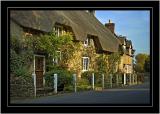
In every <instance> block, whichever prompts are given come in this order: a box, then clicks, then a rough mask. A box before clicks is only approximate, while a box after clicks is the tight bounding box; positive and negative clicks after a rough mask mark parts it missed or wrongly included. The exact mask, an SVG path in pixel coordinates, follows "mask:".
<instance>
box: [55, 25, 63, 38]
mask: <svg viewBox="0 0 160 114" xmlns="http://www.w3.org/2000/svg"><path fill="white" fill-rule="evenodd" d="M62 31H63V28H62V26H57V25H56V26H55V27H54V32H55V35H56V36H58V37H59V36H60V35H62V33H63V32H62Z"/></svg>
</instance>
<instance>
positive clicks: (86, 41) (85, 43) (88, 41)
mask: <svg viewBox="0 0 160 114" xmlns="http://www.w3.org/2000/svg"><path fill="white" fill-rule="evenodd" d="M89 44H90V40H89V39H88V38H87V39H86V40H85V41H84V46H85V47H87V46H88V45H89Z"/></svg>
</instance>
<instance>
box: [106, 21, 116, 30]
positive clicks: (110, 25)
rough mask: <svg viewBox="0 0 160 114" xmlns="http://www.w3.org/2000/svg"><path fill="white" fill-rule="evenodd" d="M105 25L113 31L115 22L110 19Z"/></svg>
mask: <svg viewBox="0 0 160 114" xmlns="http://www.w3.org/2000/svg"><path fill="white" fill-rule="evenodd" d="M105 27H107V28H108V29H109V30H110V31H111V32H112V33H114V27H115V24H114V23H112V22H111V20H110V19H109V22H108V23H106V24H105Z"/></svg>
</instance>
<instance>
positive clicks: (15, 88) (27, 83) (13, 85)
mask: <svg viewBox="0 0 160 114" xmlns="http://www.w3.org/2000/svg"><path fill="white" fill-rule="evenodd" d="M33 96H34V86H33V80H32V78H31V77H27V78H26V77H25V78H24V77H11V78H10V97H11V98H20V97H33Z"/></svg>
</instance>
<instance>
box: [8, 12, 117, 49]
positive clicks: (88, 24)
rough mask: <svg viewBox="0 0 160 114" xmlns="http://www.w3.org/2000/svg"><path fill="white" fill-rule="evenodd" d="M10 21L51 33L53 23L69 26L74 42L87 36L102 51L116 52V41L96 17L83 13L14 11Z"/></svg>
mask: <svg viewBox="0 0 160 114" xmlns="http://www.w3.org/2000/svg"><path fill="white" fill-rule="evenodd" d="M11 19H12V20H14V21H15V22H16V23H17V24H19V25H21V26H22V27H28V28H32V29H36V30H41V31H44V32H51V31H52V30H53V27H54V25H55V23H59V24H62V25H66V26H70V27H71V28H72V30H73V32H74V34H75V37H76V40H80V41H84V40H85V39H86V38H87V35H92V36H95V37H97V38H98V40H99V42H100V45H101V48H102V50H104V51H109V52H117V51H118V46H119V43H118V40H117V39H116V37H115V36H114V35H113V34H112V33H111V32H110V31H109V30H108V29H107V28H106V27H105V26H104V25H103V24H102V23H100V22H99V21H98V20H97V19H96V17H94V16H93V15H90V14H89V13H87V12H85V11H68V10H67V11H61V10H60V11H57V10H35V11H32V10H28V11H27V10H25V11H23V10H15V11H11Z"/></svg>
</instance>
